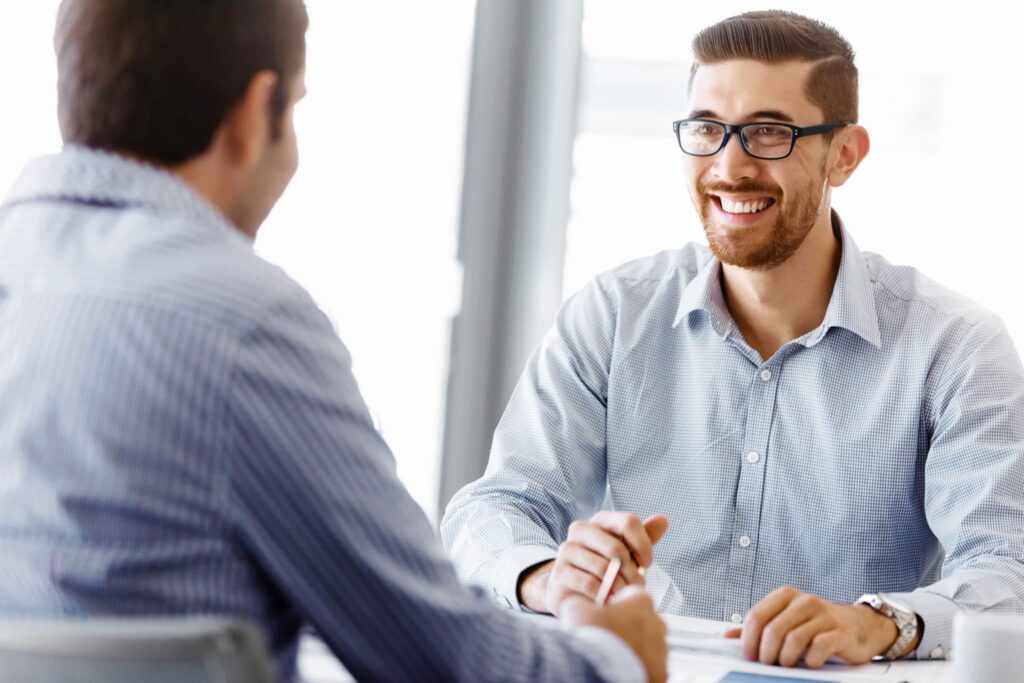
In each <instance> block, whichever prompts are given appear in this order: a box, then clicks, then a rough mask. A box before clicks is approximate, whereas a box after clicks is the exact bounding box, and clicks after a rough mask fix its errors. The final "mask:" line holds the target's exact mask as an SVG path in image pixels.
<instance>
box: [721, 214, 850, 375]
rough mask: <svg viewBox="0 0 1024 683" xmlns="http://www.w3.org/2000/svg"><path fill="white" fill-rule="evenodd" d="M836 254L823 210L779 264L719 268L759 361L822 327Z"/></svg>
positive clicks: (725, 291) (736, 316) (838, 251)
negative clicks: (751, 267)
mask: <svg viewBox="0 0 1024 683" xmlns="http://www.w3.org/2000/svg"><path fill="white" fill-rule="evenodd" d="M841 256H842V249H841V247H840V244H839V241H838V240H837V239H836V236H835V234H834V233H833V232H832V221H831V215H830V212H826V214H825V215H824V216H823V217H821V218H820V219H819V220H818V222H817V223H816V224H815V226H814V227H813V228H812V229H811V232H810V233H808V235H807V238H806V239H805V240H804V241H803V244H801V245H800V248H799V249H797V250H796V252H794V253H793V255H792V256H790V257H789V258H788V259H786V261H785V262H784V263H782V264H781V265H779V266H777V267H775V268H772V269H770V270H747V269H744V268H739V267H737V266H731V265H726V264H723V266H722V292H723V294H724V295H725V301H726V305H727V306H728V307H729V312H730V313H731V314H732V317H733V319H734V320H735V321H736V325H737V327H739V330H740V332H741V333H742V334H743V338H744V339H745V340H746V342H747V344H749V345H750V347H751V348H753V349H754V350H755V351H757V352H758V353H759V354H760V355H761V358H762V359H764V360H767V359H769V358H771V357H772V356H773V355H775V352H776V351H778V350H779V348H781V347H782V346H783V345H785V344H787V343H789V342H790V341H792V340H794V339H797V338H798V337H801V336H803V335H805V334H807V333H808V332H810V331H811V330H813V329H814V328H816V327H818V325H820V324H821V321H822V320H823V319H824V318H825V312H826V310H828V303H829V300H830V299H831V298H832V288H833V286H834V285H835V281H836V275H837V273H838V272H839V260H840V257H841Z"/></svg>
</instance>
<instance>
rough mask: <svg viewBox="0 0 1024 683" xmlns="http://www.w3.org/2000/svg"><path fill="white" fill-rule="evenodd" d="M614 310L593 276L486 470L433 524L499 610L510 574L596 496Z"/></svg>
mask: <svg viewBox="0 0 1024 683" xmlns="http://www.w3.org/2000/svg"><path fill="white" fill-rule="evenodd" d="M614 311H615V306H614V301H613V299H612V296H611V294H610V293H609V292H608V290H607V288H606V287H604V286H602V283H601V280H595V281H593V282H591V283H590V284H589V285H588V286H587V287H585V288H584V289H583V290H582V291H581V292H579V293H578V294H577V295H576V296H574V297H573V298H572V299H570V300H569V301H568V302H566V304H565V305H564V306H563V307H562V309H561V310H560V311H559V314H558V318H557V320H556V323H555V326H554V327H553V329H552V330H551V331H550V332H549V333H548V334H547V335H546V336H545V338H544V340H543V341H542V342H541V345H540V347H539V348H538V349H537V350H536V351H535V352H534V353H533V354H532V356H531V357H530V359H529V361H528V362H527V365H526V369H525V371H524V372H523V375H522V377H521V378H520V380H519V383H518V384H517V386H516V388H515V390H514V391H513V394H512V398H511V399H510V401H509V404H508V407H507V408H506V410H505V413H504V415H503V416H502V419H501V421H500V423H499V424H498V427H497V429H496V431H495V434H494V441H493V443H492V445H491V453H490V460H489V462H488V466H487V471H486V473H485V474H484V476H483V477H482V478H481V479H479V480H478V481H476V482H473V483H471V484H469V485H468V486H466V487H465V488H463V489H462V490H461V491H459V492H458V493H457V494H456V495H455V496H454V497H453V498H452V500H451V502H450V503H449V505H448V508H447V511H446V513H445V516H444V519H443V521H442V523H441V536H442V540H443V541H444V543H445V545H446V547H447V548H448V550H449V552H450V553H451V554H452V557H453V559H454V561H455V565H456V568H457V569H458V571H459V574H460V576H461V577H462V578H463V579H464V580H465V581H467V582H470V583H473V584H476V585H480V586H483V587H484V588H485V589H486V590H489V591H492V592H493V594H494V596H495V598H496V599H497V600H498V602H500V603H502V604H505V605H508V606H513V607H522V605H521V604H520V602H519V597H518V594H517V585H518V581H519V575H520V574H521V573H522V572H523V570H524V569H526V568H528V567H530V566H532V565H534V564H537V563H538V562H541V561H544V560H547V559H551V558H554V557H555V555H556V554H557V552H558V546H559V544H561V543H562V542H563V541H564V540H565V538H566V534H567V533H568V528H569V525H570V524H571V523H572V522H573V521H574V520H576V519H581V518H585V517H589V516H590V515H592V514H593V513H594V512H596V511H597V510H598V509H600V507H601V503H602V502H603V500H604V495H605V489H606V451H605V444H606V440H605V420H606V413H607V410H606V406H607V393H608V391H607V389H608V373H609V367H610V363H611V354H612V348H613V339H614V332H615V314H614Z"/></svg>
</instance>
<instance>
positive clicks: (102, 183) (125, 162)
mask: <svg viewBox="0 0 1024 683" xmlns="http://www.w3.org/2000/svg"><path fill="white" fill-rule="evenodd" d="M33 201H70V202H82V203H85V204H90V205H95V206H111V207H117V208H139V209H143V210H148V211H151V212H153V213H157V214H159V215H161V216H163V217H167V218H180V219H184V220H185V221H187V222H188V223H191V224H198V225H201V226H204V227H206V228H209V229H213V230H217V231H222V230H228V231H230V233H232V234H234V235H237V236H238V237H241V238H243V239H245V237H244V235H243V234H242V233H241V231H239V230H238V229H237V228H235V226H234V225H233V224H232V223H231V222H230V221H228V219H227V218H226V217H225V216H224V215H223V214H222V213H221V212H220V211H218V210H217V209H216V208H215V207H214V206H213V205H212V204H210V203H209V202H207V201H206V200H205V199H204V198H203V197H202V196H200V195H199V194H198V193H197V192H196V191H195V190H193V189H192V188H191V187H189V186H188V185H187V184H186V183H185V182H184V181H183V180H181V179H180V178H178V177H177V176H175V175H174V174H172V173H171V172H169V171H167V170H165V169H163V168H160V167H158V166H154V165H151V164H147V163H143V162H139V161H134V160H132V159H129V158H127V157H125V156H122V155H120V154H115V153H112V152H107V151H103V150H97V149H92V148H89V147H83V146H80V145H66V146H65V147H64V150H63V151H61V152H60V153H59V154H53V155H50V156H44V157H40V158H38V159H34V160H32V161H30V162H29V163H28V164H27V165H26V166H25V168H24V170H23V171H22V172H21V175H20V176H19V177H18V179H17V180H16V181H15V183H14V185H13V186H12V188H11V191H10V192H9V193H8V195H7V197H6V198H5V199H4V201H3V205H2V206H4V207H6V206H9V205H12V204H21V203H24V202H33ZM246 241H248V240H247V239H246Z"/></svg>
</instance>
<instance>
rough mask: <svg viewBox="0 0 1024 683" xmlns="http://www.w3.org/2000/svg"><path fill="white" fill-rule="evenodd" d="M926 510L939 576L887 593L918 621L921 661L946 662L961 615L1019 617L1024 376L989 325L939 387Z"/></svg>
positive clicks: (1001, 332)
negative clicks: (938, 554) (941, 552)
mask: <svg viewBox="0 0 1024 683" xmlns="http://www.w3.org/2000/svg"><path fill="white" fill-rule="evenodd" d="M934 396H935V398H934V401H933V405H932V406H930V413H931V418H930V422H931V424H932V425H933V427H932V429H933V432H932V438H931V444H930V450H929V453H928V459H927V464H926V466H925V512H926V514H927V517H928V523H929V525H930V527H931V529H932V532H933V533H934V534H935V536H936V537H937V538H938V539H939V542H940V543H941V544H942V546H943V548H944V549H945V551H946V557H945V561H944V564H943V567H942V578H941V580H939V581H938V582H936V583H934V584H932V585H930V586H925V587H922V588H919V589H918V590H915V591H912V592H908V593H895V594H891V595H892V596H893V598H894V599H896V600H898V601H899V602H901V603H903V604H905V605H906V606H908V607H910V608H911V609H913V610H914V611H915V612H917V614H918V615H919V616H920V617H921V618H922V620H923V621H924V634H923V636H922V639H921V642H920V644H919V646H918V648H917V651H916V656H917V657H918V658H945V657H946V654H947V653H948V652H949V650H950V647H951V642H950V640H951V635H952V621H953V616H954V615H955V614H956V613H957V612H958V611H980V610H992V611H996V612H1012V613H1021V612H1024V496H1022V495H1021V482H1022V481H1024V455H1022V454H1024V370H1022V368H1021V363H1020V359H1019V358H1018V356H1017V353H1016V350H1015V349H1014V346H1013V342H1012V341H1011V340H1010V336H1009V334H1008V333H1007V331H1006V329H1005V327H1004V326H1003V325H1002V323H1001V322H1000V321H999V320H998V319H995V318H987V319H985V320H982V321H981V322H977V323H975V324H974V325H973V327H972V328H970V329H969V330H968V331H967V332H966V333H965V334H964V335H961V338H960V339H958V340H957V343H956V345H955V348H954V349H953V350H952V352H951V353H950V354H949V357H948V360H947V361H946V363H945V367H944V368H943V369H942V370H941V376H940V379H939V381H938V383H937V391H936V392H935V394H934Z"/></svg>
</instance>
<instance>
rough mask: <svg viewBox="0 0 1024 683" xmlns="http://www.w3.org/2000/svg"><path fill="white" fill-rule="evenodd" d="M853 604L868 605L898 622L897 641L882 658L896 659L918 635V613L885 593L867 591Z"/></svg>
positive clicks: (895, 622)
mask: <svg viewBox="0 0 1024 683" xmlns="http://www.w3.org/2000/svg"><path fill="white" fill-rule="evenodd" d="M853 604H855V605H867V606H868V607H870V608H871V609H873V610H875V611H876V612H878V613H879V614H881V615H882V616H883V617H889V618H890V619H892V621H893V623H894V624H896V630H897V631H899V635H898V636H896V642H895V643H893V644H892V646H891V647H890V648H889V649H888V650H886V651H885V652H884V653H883V654H882V655H881V657H880V658H881V659H884V660H893V659H896V658H897V657H899V656H900V654H901V653H902V652H903V651H904V650H906V649H907V646H908V645H910V643H912V642H913V640H914V638H915V637H916V636H917V614H916V613H915V612H912V611H911V610H908V609H907V608H905V607H903V606H902V605H900V604H899V603H896V602H894V601H892V600H890V599H889V598H888V597H886V595H885V594H884V593H878V594H876V593H865V594H864V595H862V596H860V597H859V598H857V602H855V603H853Z"/></svg>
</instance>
